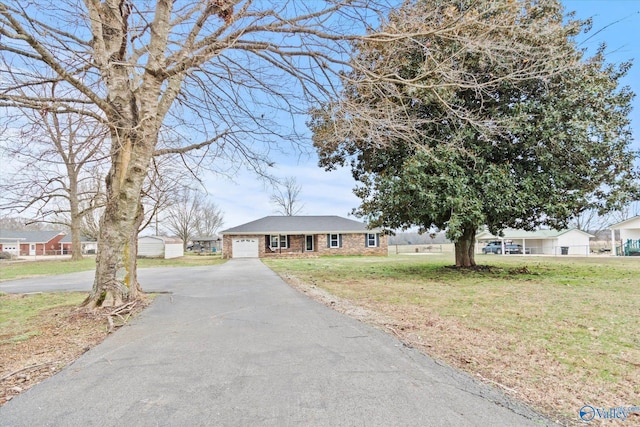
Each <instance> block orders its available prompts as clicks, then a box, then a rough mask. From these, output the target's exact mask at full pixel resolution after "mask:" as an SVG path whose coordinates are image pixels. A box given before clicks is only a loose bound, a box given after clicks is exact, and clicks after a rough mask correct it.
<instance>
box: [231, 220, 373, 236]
mask: <svg viewBox="0 0 640 427" xmlns="http://www.w3.org/2000/svg"><path fill="white" fill-rule="evenodd" d="M372 231H373V232H380V231H381V230H380V229H369V228H368V227H367V225H366V224H364V223H362V222H358V221H354V220H352V219H347V218H342V217H340V216H266V217H264V218H260V219H257V220H255V221H251V222H248V223H246V224H242V225H239V226H237V227H233V228H229V229H227V230H224V231H222V232H221V234H223V235H224V234H323V233H366V232H372Z"/></svg>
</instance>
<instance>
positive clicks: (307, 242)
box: [305, 236, 313, 252]
mask: <svg viewBox="0 0 640 427" xmlns="http://www.w3.org/2000/svg"><path fill="white" fill-rule="evenodd" d="M305 245H306V246H305V249H306V251H307V252H313V236H306V237H305Z"/></svg>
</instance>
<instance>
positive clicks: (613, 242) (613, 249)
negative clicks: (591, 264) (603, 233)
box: [611, 229, 617, 256]
mask: <svg viewBox="0 0 640 427" xmlns="http://www.w3.org/2000/svg"><path fill="white" fill-rule="evenodd" d="M616 246H617V245H616V230H614V229H611V256H616V255H617V254H616Z"/></svg>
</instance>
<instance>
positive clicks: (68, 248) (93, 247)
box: [60, 234, 98, 255]
mask: <svg viewBox="0 0 640 427" xmlns="http://www.w3.org/2000/svg"><path fill="white" fill-rule="evenodd" d="M80 248H81V249H80V252H81V253H82V254H83V255H86V254H89V255H93V254H95V253H96V252H97V251H98V242H96V241H95V240H93V239H90V238H88V237H85V236H81V237H80ZM60 250H61V253H62V254H63V255H67V254H69V255H71V254H72V253H73V246H72V243H71V234H67V235H66V236H64V237H63V238H62V240H60Z"/></svg>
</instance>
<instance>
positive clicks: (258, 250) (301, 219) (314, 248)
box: [221, 216, 388, 258]
mask: <svg viewBox="0 0 640 427" xmlns="http://www.w3.org/2000/svg"><path fill="white" fill-rule="evenodd" d="M221 234H222V236H223V245H222V255H223V257H224V258H243V257H258V258H268V257H317V256H322V255H387V250H388V247H387V236H386V235H384V234H383V233H382V231H381V230H379V229H373V230H369V229H368V228H367V227H366V225H365V224H363V223H360V222H357V221H353V220H350V219H346V218H341V217H337V216H292V217H285V216H282V217H274V216H271V217H265V218H262V219H259V220H256V221H253V222H250V223H247V224H243V225H241V226H238V227H234V228H232V229H229V230H225V231H223V232H222V233H221Z"/></svg>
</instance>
